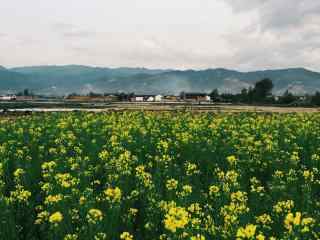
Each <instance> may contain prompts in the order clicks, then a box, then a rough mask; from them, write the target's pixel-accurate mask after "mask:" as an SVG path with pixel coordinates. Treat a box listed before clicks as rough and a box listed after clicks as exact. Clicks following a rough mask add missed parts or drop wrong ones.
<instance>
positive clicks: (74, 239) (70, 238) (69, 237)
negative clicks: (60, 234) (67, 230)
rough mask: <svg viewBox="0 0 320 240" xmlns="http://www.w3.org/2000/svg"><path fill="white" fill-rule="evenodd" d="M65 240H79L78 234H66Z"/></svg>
mask: <svg viewBox="0 0 320 240" xmlns="http://www.w3.org/2000/svg"><path fill="white" fill-rule="evenodd" d="M63 240H78V235H77V234H66V235H65V236H64V238H63Z"/></svg>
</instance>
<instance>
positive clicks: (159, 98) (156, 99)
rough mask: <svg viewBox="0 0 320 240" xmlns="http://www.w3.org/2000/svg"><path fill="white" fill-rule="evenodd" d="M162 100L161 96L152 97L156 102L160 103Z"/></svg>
mask: <svg viewBox="0 0 320 240" xmlns="http://www.w3.org/2000/svg"><path fill="white" fill-rule="evenodd" d="M162 99H163V96H162V95H156V96H155V97H154V100H155V101H156V102H161V101H162Z"/></svg>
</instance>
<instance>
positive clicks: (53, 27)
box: [0, 0, 320, 71]
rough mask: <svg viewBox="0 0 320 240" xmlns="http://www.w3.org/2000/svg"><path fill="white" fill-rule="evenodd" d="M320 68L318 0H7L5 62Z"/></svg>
mask: <svg viewBox="0 0 320 240" xmlns="http://www.w3.org/2000/svg"><path fill="white" fill-rule="evenodd" d="M44 64H46V65H47V64H56V65H63V64H86V65H92V66H108V67H120V66H128V67H148V68H178V69H187V68H194V69H204V68H216V67H225V68H232V69H238V70H243V71H250V70H256V69H267V68H286V67H306V68H309V69H313V70H317V71H320V1H319V0H27V1H22V0H1V7H0V65H4V66H6V67H12V66H24V65H44Z"/></svg>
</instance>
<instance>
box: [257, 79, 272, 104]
mask: <svg viewBox="0 0 320 240" xmlns="http://www.w3.org/2000/svg"><path fill="white" fill-rule="evenodd" d="M272 89H273V83H272V81H271V80H270V79H269V78H264V79H262V80H260V81H258V82H256V84H255V86H254V89H253V100H254V101H256V102H266V101H267V98H268V97H270V96H271V94H272Z"/></svg>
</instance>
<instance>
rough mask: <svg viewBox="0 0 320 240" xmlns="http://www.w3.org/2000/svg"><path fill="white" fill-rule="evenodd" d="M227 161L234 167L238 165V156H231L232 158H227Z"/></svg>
mask: <svg viewBox="0 0 320 240" xmlns="http://www.w3.org/2000/svg"><path fill="white" fill-rule="evenodd" d="M227 161H228V163H229V164H230V165H231V166H232V165H235V164H236V162H237V158H236V156H234V155H231V156H228V157H227Z"/></svg>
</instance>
